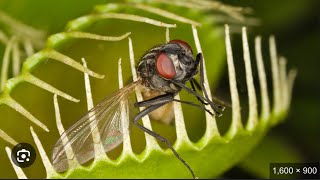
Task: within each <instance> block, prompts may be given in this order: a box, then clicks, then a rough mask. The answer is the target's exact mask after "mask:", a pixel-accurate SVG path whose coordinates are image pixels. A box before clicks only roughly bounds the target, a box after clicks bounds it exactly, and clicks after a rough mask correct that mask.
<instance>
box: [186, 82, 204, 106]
mask: <svg viewBox="0 0 320 180" xmlns="http://www.w3.org/2000/svg"><path fill="white" fill-rule="evenodd" d="M189 82H190V84H191V88H192V90H193V91H194V92H197V91H196V88H195V87H194V84H193V82H197V81H196V80H195V79H193V78H192V79H191V80H190V81H189ZM198 85H199V84H197V88H198V89H201V87H200V85H199V86H198ZM197 99H198V101H200V102H201V103H202V104H204V105H208V104H209V103H206V102H204V101H203V100H201V99H200V98H199V97H197Z"/></svg>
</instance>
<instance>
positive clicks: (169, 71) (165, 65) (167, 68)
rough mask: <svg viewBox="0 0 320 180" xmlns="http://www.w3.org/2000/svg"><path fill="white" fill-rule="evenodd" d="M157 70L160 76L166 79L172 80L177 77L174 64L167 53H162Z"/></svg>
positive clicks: (157, 63) (157, 62)
mask: <svg viewBox="0 0 320 180" xmlns="http://www.w3.org/2000/svg"><path fill="white" fill-rule="evenodd" d="M156 69H157V72H158V74H159V75H160V76H162V77H164V78H166V79H172V78H173V77H174V76H175V75H176V70H175V68H174V64H173V62H172V60H171V59H170V58H169V57H168V56H167V55H166V54H165V53H160V55H159V56H158V58H157V60H156Z"/></svg>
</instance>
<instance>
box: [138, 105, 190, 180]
mask: <svg viewBox="0 0 320 180" xmlns="http://www.w3.org/2000/svg"><path fill="white" fill-rule="evenodd" d="M165 104H166V103H160V104H155V105H151V106H149V107H147V108H146V109H144V110H143V111H141V112H140V113H139V114H138V115H137V116H136V117H135V118H134V119H133V123H134V124H135V125H137V126H138V127H139V128H140V129H141V130H143V131H144V132H146V133H148V134H149V135H151V136H153V137H155V138H156V139H158V140H160V141H161V142H163V143H165V144H166V145H167V146H168V148H169V149H171V151H172V152H173V154H174V155H175V156H176V157H177V158H178V159H179V160H180V161H181V162H182V163H183V164H184V165H185V166H186V167H187V168H188V169H189V171H190V173H191V174H192V177H193V178H194V179H195V178H196V176H195V175H194V173H193V171H192V169H191V168H190V166H189V165H188V164H187V163H186V162H185V161H184V160H183V159H182V158H181V157H180V155H179V154H178V153H177V152H176V150H174V149H173V147H172V145H171V144H170V142H169V141H168V140H167V139H166V138H164V137H162V136H160V135H159V134H157V133H155V132H153V131H151V130H150V129H148V128H146V127H144V126H142V125H140V124H139V123H138V120H139V119H141V118H142V117H143V116H145V115H147V114H149V113H150V112H152V111H154V110H155V109H157V108H159V107H161V106H163V105H165Z"/></svg>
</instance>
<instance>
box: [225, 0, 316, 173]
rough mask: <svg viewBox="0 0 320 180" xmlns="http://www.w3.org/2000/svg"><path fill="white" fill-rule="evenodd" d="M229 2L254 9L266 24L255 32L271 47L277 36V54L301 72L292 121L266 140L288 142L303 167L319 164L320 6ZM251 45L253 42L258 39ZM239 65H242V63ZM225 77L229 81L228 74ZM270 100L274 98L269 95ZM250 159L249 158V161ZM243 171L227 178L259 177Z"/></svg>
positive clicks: (310, 0)
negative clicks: (304, 165) (306, 164)
mask: <svg viewBox="0 0 320 180" xmlns="http://www.w3.org/2000/svg"><path fill="white" fill-rule="evenodd" d="M224 2H226V3H229V4H230V3H233V4H235V5H240V6H248V7H252V8H253V9H254V16H255V17H257V18H259V19H260V20H261V25H260V26H252V27H250V31H252V32H251V33H252V34H254V35H261V36H262V38H263V41H262V42H263V44H262V45H264V44H267V43H268V37H269V35H270V34H274V35H275V37H276V42H277V50H278V53H279V54H280V55H282V56H285V57H286V58H287V60H288V69H289V68H296V69H298V76H297V78H296V81H295V84H294V89H293V98H292V103H291V109H290V112H289V114H288V117H287V118H286V120H285V121H284V122H283V123H282V124H280V125H278V126H276V127H275V128H273V129H271V131H270V132H269V133H268V135H267V137H266V138H268V137H273V139H276V138H279V139H281V140H283V141H286V143H287V144H288V145H289V146H290V148H294V150H295V151H296V152H297V153H298V154H299V156H300V161H302V162H319V160H320V143H319V137H320V132H319V127H320V118H319V116H320V113H319V108H320V93H319V92H320V81H319V75H320V74H319V68H320V53H319V50H320V12H319V8H320V1H318V0H281V1H279V0H267V1H255V0H243V1H224ZM234 41H236V43H239V42H240V38H239V39H237V38H235V39H234ZM251 42H252V43H253V42H254V41H253V38H252V39H251ZM264 52H268V47H266V46H264ZM235 56H236V57H237V56H241V55H240V54H238V55H235ZM238 65H241V64H239V63H238ZM267 71H268V70H267ZM254 73H255V76H256V77H255V78H257V74H256V72H255V71H254ZM224 77H227V74H225V75H224ZM269 78H270V77H269ZM239 79H240V81H239V82H238V86H239V91H240V94H241V93H245V92H246V86H245V81H244V80H243V78H239ZM221 82H223V81H221ZM220 86H221V87H222V89H223V87H226V86H227V84H223V83H221V85H220ZM269 87H270V86H269ZM220 90H221V88H220ZM269 92H270V91H269ZM269 96H271V95H270V94H269ZM260 149H261V148H260ZM258 150H259V148H258ZM275 156H276V155H275ZM250 158H251V157H250V156H249V157H248V159H250ZM248 161H249V160H248ZM242 166H243V165H242V164H241V163H240V164H239V165H238V166H237V167H235V168H233V169H231V170H230V171H229V172H227V173H226V174H225V177H229V178H236V177H237V178H240V177H244V178H247V177H252V178H254V177H256V176H254V175H252V174H250V173H248V172H246V171H245V170H243V168H241V167H242Z"/></svg>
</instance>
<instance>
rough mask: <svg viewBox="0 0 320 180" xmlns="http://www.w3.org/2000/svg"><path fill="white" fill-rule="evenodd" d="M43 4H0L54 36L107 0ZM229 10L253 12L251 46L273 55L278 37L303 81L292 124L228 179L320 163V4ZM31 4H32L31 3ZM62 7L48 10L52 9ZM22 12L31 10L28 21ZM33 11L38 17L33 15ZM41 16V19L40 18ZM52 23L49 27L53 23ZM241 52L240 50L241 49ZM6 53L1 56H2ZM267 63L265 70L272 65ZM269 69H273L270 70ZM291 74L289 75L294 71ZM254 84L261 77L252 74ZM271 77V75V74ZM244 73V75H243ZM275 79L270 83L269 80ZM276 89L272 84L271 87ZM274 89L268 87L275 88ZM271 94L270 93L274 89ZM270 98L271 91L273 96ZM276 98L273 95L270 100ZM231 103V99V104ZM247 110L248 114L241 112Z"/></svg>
mask: <svg viewBox="0 0 320 180" xmlns="http://www.w3.org/2000/svg"><path fill="white" fill-rule="evenodd" d="M33 1H38V2H37V3H39V7H43V8H39V7H37V8H35V7H32V6H28V3H25V4H24V3H23V2H25V1H21V2H20V1H16V3H12V2H11V1H0V8H1V10H3V11H5V12H6V13H8V14H10V15H12V16H13V17H15V18H17V19H19V20H21V21H22V22H24V23H26V24H29V25H31V26H34V27H36V28H40V29H44V30H45V31H47V32H48V33H49V34H52V33H56V32H60V31H63V30H64V27H65V24H66V23H67V22H68V21H69V20H71V19H74V18H76V17H78V16H80V15H83V14H85V13H88V12H91V10H92V7H93V6H94V5H95V4H101V3H105V2H108V1H107V0H90V1H83V2H82V3H79V6H77V8H74V1H70V3H68V2H63V6H61V7H58V6H57V3H59V2H62V1H56V0H54V1H53V0H50V1H41V0H33ZM223 2H225V3H227V4H234V5H238V6H248V7H252V8H253V9H254V13H253V14H252V15H251V16H252V17H255V18H258V19H259V20H260V21H261V25H259V26H250V27H248V30H249V31H250V35H249V38H250V42H251V45H253V37H254V36H255V35H261V36H262V38H263V45H265V46H263V47H264V52H268V46H266V44H267V43H268V39H267V38H268V36H269V35H270V34H274V35H275V37H276V40H277V48H278V53H279V54H281V55H283V56H285V57H286V58H287V59H288V67H289V68H291V67H295V68H297V69H298V76H297V79H296V82H295V86H294V90H293V99H292V104H291V110H290V112H289V115H288V117H287V119H286V120H285V121H284V122H283V123H282V124H280V125H278V126H276V127H275V128H273V129H271V131H270V132H269V133H268V135H267V137H266V138H265V140H264V141H263V142H262V143H261V144H260V146H258V147H257V148H256V150H255V151H254V152H253V153H251V154H250V155H249V156H248V157H247V158H246V159H245V160H244V161H243V162H241V163H239V164H238V165H237V166H235V167H234V168H232V169H231V170H229V171H228V172H227V173H225V174H224V176H223V177H225V178H239V177H243V178H248V177H251V178H258V177H260V178H261V177H268V171H269V169H268V165H269V164H268V163H270V162H298V161H299V162H314V161H319V159H320V143H319V137H320V131H319V127H320V121H319V116H320V113H319V108H320V93H319V92H320V81H319V80H318V74H319V70H318V69H319V68H320V53H319V52H318V50H320V13H319V7H320V1H318V0H281V1H279V0H264V1H256V0H241V1H230V0H225V1H223ZM31 4H32V3H31ZM51 6H52V7H57V8H58V9H56V8H48V7H51ZM21 8H29V10H31V11H29V12H33V13H29V14H28V15H25V14H23V13H21V12H23V11H21ZM33 9H34V11H32V10H33ZM36 16H39V18H35V17H36ZM48 20H49V21H50V23H48ZM240 42H241V41H240V36H239V35H235V38H234V42H233V43H234V46H239V47H241V44H240ZM238 49H241V48H238ZM1 53H2V52H1ZM235 53H236V54H235V57H242V52H241V51H236V50H235ZM265 61H266V62H267V65H266V67H269V66H268V65H269V64H270V62H268V59H265ZM268 63H269V64H268ZM236 66H239V67H240V68H239V69H243V68H242V66H243V63H242V61H236ZM289 68H288V69H289ZM253 72H254V78H255V81H257V79H258V77H257V71H256V69H254V70H253ZM267 72H268V73H267V74H270V69H267ZM226 73H227V72H225V73H224V75H223V76H222V77H223V78H222V79H220V81H219V84H218V85H217V88H216V91H215V92H216V94H217V96H218V97H221V98H224V97H225V96H224V95H225V93H226V92H228V91H229V87H228V81H227V74H226ZM241 73H243V72H239V74H241ZM237 78H238V88H239V91H240V95H241V96H243V97H245V96H246V95H247V94H246V93H247V91H246V84H245V79H244V78H243V77H242V76H237ZM268 78H271V77H268ZM270 85H271V84H270ZM270 85H269V87H270ZM270 90H271V89H270ZM269 92H270V91H269ZM271 95H272V94H270V97H271ZM226 101H228V99H226ZM245 110H246V109H245V108H243V109H242V111H245Z"/></svg>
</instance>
